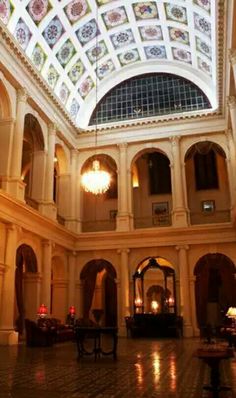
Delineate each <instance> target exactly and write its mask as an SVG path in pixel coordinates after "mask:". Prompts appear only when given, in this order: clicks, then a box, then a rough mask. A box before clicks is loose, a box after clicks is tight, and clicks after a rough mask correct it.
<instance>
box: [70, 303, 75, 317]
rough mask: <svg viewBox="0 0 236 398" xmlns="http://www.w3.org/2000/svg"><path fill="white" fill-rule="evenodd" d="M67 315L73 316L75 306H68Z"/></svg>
mask: <svg viewBox="0 0 236 398" xmlns="http://www.w3.org/2000/svg"><path fill="white" fill-rule="evenodd" d="M69 313H70V315H75V306H74V305H71V306H70V308H69Z"/></svg>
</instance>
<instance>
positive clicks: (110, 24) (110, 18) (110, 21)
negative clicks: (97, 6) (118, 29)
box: [102, 7, 128, 29]
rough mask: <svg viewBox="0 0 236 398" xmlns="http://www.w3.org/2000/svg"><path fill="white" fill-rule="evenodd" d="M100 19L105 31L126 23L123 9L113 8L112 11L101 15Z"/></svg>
mask: <svg viewBox="0 0 236 398" xmlns="http://www.w3.org/2000/svg"><path fill="white" fill-rule="evenodd" d="M102 17H103V20H104V23H105V25H106V27H107V29H111V28H114V27H115V26H119V25H122V24H124V23H126V22H128V17H127V14H126V11H125V7H117V8H113V9H112V10H110V11H107V12H105V13H104V14H102Z"/></svg>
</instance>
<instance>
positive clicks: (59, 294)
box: [52, 279, 68, 323]
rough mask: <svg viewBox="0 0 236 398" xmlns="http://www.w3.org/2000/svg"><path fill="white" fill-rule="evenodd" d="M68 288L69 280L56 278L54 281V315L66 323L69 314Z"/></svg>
mask: <svg viewBox="0 0 236 398" xmlns="http://www.w3.org/2000/svg"><path fill="white" fill-rule="evenodd" d="M67 289H68V281H67V280H65V279H54V280H53V281H52V316H53V318H57V319H60V320H61V322H62V323H65V321H66V315H67V314H68V308H67V294H66V292H67Z"/></svg>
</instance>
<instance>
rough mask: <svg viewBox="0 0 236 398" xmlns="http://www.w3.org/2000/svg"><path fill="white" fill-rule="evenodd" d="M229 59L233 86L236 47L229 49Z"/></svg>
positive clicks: (235, 76)
mask: <svg viewBox="0 0 236 398" xmlns="http://www.w3.org/2000/svg"><path fill="white" fill-rule="evenodd" d="M229 61H230V63H231V65H232V68H233V74H234V86H235V87H236V49H235V48H232V49H230V50H229Z"/></svg>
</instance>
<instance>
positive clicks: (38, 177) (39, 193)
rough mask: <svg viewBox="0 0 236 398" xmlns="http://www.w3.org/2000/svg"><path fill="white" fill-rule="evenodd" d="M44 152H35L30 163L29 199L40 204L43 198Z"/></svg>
mask: <svg viewBox="0 0 236 398" xmlns="http://www.w3.org/2000/svg"><path fill="white" fill-rule="evenodd" d="M45 171H46V152H45V151H35V152H34V153H33V162H32V178H31V185H32V186H31V195H30V196H31V198H32V199H34V200H36V201H37V202H42V201H43V198H44V187H45Z"/></svg>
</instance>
